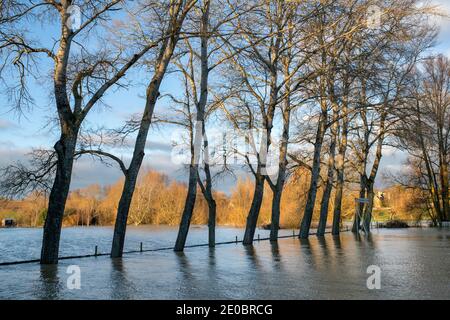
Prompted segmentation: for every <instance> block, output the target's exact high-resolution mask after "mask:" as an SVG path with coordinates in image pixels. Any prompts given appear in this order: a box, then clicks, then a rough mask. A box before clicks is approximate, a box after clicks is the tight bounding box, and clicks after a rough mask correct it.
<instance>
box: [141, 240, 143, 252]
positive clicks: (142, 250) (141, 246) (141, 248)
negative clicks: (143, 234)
mask: <svg viewBox="0 0 450 320" xmlns="http://www.w3.org/2000/svg"><path fill="white" fill-rule="evenodd" d="M142 251H143V250H142V242H141V252H142Z"/></svg>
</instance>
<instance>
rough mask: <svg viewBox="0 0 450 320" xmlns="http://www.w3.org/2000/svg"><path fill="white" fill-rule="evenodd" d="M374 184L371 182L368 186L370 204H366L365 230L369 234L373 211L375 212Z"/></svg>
mask: <svg viewBox="0 0 450 320" xmlns="http://www.w3.org/2000/svg"><path fill="white" fill-rule="evenodd" d="M373 184H374V183H373V182H372V181H369V183H368V184H367V199H368V200H369V203H367V204H366V206H365V209H364V215H363V217H364V221H363V223H364V229H365V230H366V232H367V233H369V232H370V222H371V221H372V210H373V200H374V198H375V192H374V190H373Z"/></svg>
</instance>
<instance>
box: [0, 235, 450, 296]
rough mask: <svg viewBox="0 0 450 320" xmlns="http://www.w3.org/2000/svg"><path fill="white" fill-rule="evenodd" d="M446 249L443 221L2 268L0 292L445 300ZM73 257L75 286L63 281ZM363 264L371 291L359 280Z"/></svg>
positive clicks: (448, 290) (449, 238)
mask: <svg viewBox="0 0 450 320" xmlns="http://www.w3.org/2000/svg"><path fill="white" fill-rule="evenodd" d="M193 234H194V233H193ZM193 238H195V236H193ZM449 249H450V229H408V230H375V231H374V232H373V234H372V235H371V236H370V237H364V236H362V237H360V238H355V237H354V235H353V234H352V233H343V234H341V236H340V237H339V238H333V237H331V236H326V237H325V238H324V239H318V238H317V237H315V236H312V237H310V239H309V240H307V241H299V240H298V239H296V238H291V239H284V240H280V241H279V243H278V244H271V243H270V242H268V241H261V242H256V243H255V245H254V246H253V247H244V246H242V245H241V244H228V245H221V246H217V247H216V248H215V249H209V248H207V247H196V248H188V249H186V250H185V252H184V253H175V252H173V251H171V250H168V251H159V252H148V253H136V254H129V255H125V256H124V258H122V259H110V258H108V257H97V258H86V259H71V260H63V261H61V262H60V264H59V265H58V266H40V265H39V264H37V263H33V264H26V265H15V266H4V267H0V299H313V298H314V299H449V298H450V268H449V266H450V250H449ZM74 264H76V265H78V266H79V267H80V268H81V289H80V290H69V289H68V288H67V285H66V283H67V278H68V276H69V275H68V274H67V273H66V271H67V267H68V266H69V265H74ZM369 265H377V266H379V267H380V268H381V289H380V290H369V289H368V288H367V286H366V280H367V277H368V276H369V275H368V274H367V267H368V266H369Z"/></svg>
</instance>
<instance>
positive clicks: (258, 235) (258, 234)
mask: <svg viewBox="0 0 450 320" xmlns="http://www.w3.org/2000/svg"><path fill="white" fill-rule="evenodd" d="M259 240H260V239H259V233H258V241H259Z"/></svg>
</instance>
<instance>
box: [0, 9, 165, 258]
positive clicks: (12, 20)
mask: <svg viewBox="0 0 450 320" xmlns="http://www.w3.org/2000/svg"><path fill="white" fill-rule="evenodd" d="M14 3H15V2H14ZM14 3H13V2H10V1H9V2H8V3H7V5H6V9H7V10H9V13H7V14H6V15H2V17H5V16H6V22H4V21H2V23H5V24H6V25H7V28H6V31H2V32H7V34H3V37H2V40H1V43H0V49H1V51H2V55H5V56H6V57H7V59H6V62H5V64H4V65H3V67H2V68H1V70H2V71H5V66H6V65H7V64H9V63H10V62H12V65H13V66H15V67H17V73H16V74H17V76H18V78H19V81H18V84H16V85H13V86H12V90H11V92H12V94H13V97H14V101H15V102H16V105H17V106H18V107H21V106H23V105H24V104H26V103H27V102H31V99H32V96H31V95H30V93H29V92H28V90H27V86H26V84H27V82H26V77H27V76H28V75H30V73H32V71H33V70H34V69H33V68H32V65H31V63H32V62H34V59H36V58H35V55H37V54H44V55H45V56H47V57H48V58H49V59H50V61H51V62H52V67H53V94H54V101H55V106H56V111H57V115H58V121H59V127H60V138H59V140H58V141H57V142H56V144H55V146H54V149H55V152H56V155H57V162H56V165H55V167H54V168H55V172H54V181H53V185H52V188H51V191H50V195H49V205H48V211H47V217H46V221H45V226H44V236H43V244H42V252H41V263H43V264H56V263H57V262H58V250H59V239H60V234H61V224H62V218H63V214H64V208H65V204H66V201H67V196H68V192H69V187H70V181H71V176H72V167H73V162H74V157H75V150H76V145H77V139H78V135H79V133H80V128H81V126H82V124H83V122H84V120H85V118H86V116H87V114H88V113H89V112H90V111H91V110H92V109H93V107H94V106H95V105H97V104H98V103H99V101H100V99H101V98H102V97H103V96H104V94H105V93H106V92H107V90H108V89H110V88H111V87H113V86H114V85H115V84H116V83H117V82H118V81H119V80H121V79H122V78H123V77H124V76H125V74H126V72H127V71H128V70H129V69H130V68H131V67H132V66H133V65H134V64H135V63H136V62H137V61H138V60H139V59H140V58H141V57H142V56H143V55H144V54H145V53H146V52H147V51H149V50H150V49H151V48H153V47H155V46H156V45H157V43H158V42H153V41H151V42H147V43H145V44H143V45H140V46H138V47H139V48H138V49H137V50H136V51H135V52H134V53H132V54H130V53H129V52H126V51H127V50H123V48H119V50H113V48H112V47H108V46H106V47H104V48H103V49H99V51H97V52H90V50H91V49H90V48H89V49H88V48H87V46H83V45H82V44H80V43H79V42H77V38H80V39H83V37H84V39H83V41H94V39H98V38H95V37H94V36H91V32H90V31H91V30H93V29H94V28H100V26H101V24H100V22H105V21H108V20H109V14H110V13H111V12H113V11H115V10H117V9H120V8H121V7H122V4H121V1H119V0H111V1H88V0H86V1H80V2H79V3H78V2H77V5H76V6H75V3H74V2H72V1H61V2H57V1H40V2H38V3H36V4H35V3H32V2H30V3H29V4H19V3H17V4H16V5H14ZM4 9H5V7H2V12H3V10H4ZM78 14H79V16H77V15H78ZM55 17H57V18H58V26H59V27H60V29H61V34H60V37H59V39H58V41H56V43H55V47H56V50H53V48H46V47H44V46H43V45H39V44H35V42H34V41H32V40H30V39H27V37H26V36H25V31H23V30H22V29H23V26H24V25H26V21H27V19H32V20H36V19H40V18H44V19H48V21H52V20H53V19H54V18H55ZM77 20H80V21H79V22H80V23H79V25H76V24H77ZM74 46H76V47H78V48H77V50H72V47H74ZM106 48H107V49H106ZM78 52H81V53H78ZM3 79H4V78H3ZM5 82H6V83H7V81H5ZM5 82H4V83H5Z"/></svg>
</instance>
